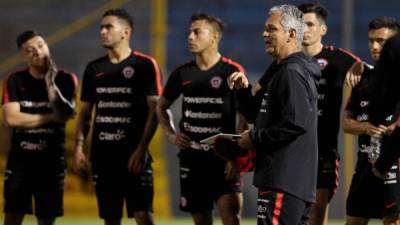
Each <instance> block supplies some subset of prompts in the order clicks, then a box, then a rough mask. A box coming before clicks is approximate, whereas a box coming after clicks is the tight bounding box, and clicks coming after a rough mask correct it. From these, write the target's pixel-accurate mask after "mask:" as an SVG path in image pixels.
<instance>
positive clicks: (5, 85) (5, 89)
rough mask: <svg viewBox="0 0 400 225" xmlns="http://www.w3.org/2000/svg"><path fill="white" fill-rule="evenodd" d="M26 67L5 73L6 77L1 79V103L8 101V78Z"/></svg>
mask: <svg viewBox="0 0 400 225" xmlns="http://www.w3.org/2000/svg"><path fill="white" fill-rule="evenodd" d="M27 69H28V68H23V69H18V70H15V71H13V72H11V73H9V74H8V75H7V77H6V78H5V79H4V80H3V104H6V103H9V102H10V95H9V90H8V80H9V79H10V77H11V76H12V75H14V74H16V73H19V72H21V71H24V70H27Z"/></svg>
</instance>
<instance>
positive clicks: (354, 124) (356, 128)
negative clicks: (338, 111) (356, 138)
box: [342, 112, 367, 135]
mask: <svg viewBox="0 0 400 225" xmlns="http://www.w3.org/2000/svg"><path fill="white" fill-rule="evenodd" d="M342 126H343V131H344V132H346V133H349V134H354V135H361V134H365V133H366V132H367V131H366V126H365V122H360V121H358V120H355V119H353V118H352V117H351V116H350V115H349V113H348V112H345V115H344V116H343V120H342Z"/></svg>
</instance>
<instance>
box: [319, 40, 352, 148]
mask: <svg viewBox="0 0 400 225" xmlns="http://www.w3.org/2000/svg"><path fill="white" fill-rule="evenodd" d="M314 57H315V58H316V59H317V61H318V64H319V66H320V68H321V73H322V76H321V79H320V80H319V82H318V87H317V88H318V149H319V154H320V155H325V154H329V153H330V152H332V151H334V150H336V149H337V145H338V132H339V126H340V109H341V105H342V94H343V82H344V79H345V77H346V73H347V71H348V69H349V68H350V67H351V66H352V65H353V63H355V62H356V61H358V60H359V58H357V57H356V56H354V55H353V54H351V53H349V52H347V51H346V50H343V49H340V48H335V47H333V46H325V47H324V48H323V49H322V51H321V52H320V53H319V54H317V55H315V56H314Z"/></svg>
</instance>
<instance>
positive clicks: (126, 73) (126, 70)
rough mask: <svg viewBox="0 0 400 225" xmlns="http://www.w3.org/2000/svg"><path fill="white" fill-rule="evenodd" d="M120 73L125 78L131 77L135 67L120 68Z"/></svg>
mask: <svg viewBox="0 0 400 225" xmlns="http://www.w3.org/2000/svg"><path fill="white" fill-rule="evenodd" d="M122 74H123V75H124V77H125V78H126V79H130V78H132V77H133V74H135V69H133V68H132V67H130V66H127V67H125V68H124V69H123V70H122Z"/></svg>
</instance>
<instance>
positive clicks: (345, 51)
mask: <svg viewBox="0 0 400 225" xmlns="http://www.w3.org/2000/svg"><path fill="white" fill-rule="evenodd" d="M338 49H339V51H341V52H343V53H345V54H347V55H349V56H350V57H351V58H353V59H355V60H356V61H357V62H361V61H362V60H361V59H360V58H359V57H358V56H356V55H354V54H353V53H351V52H350V51H347V50H346V49H343V48H338Z"/></svg>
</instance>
